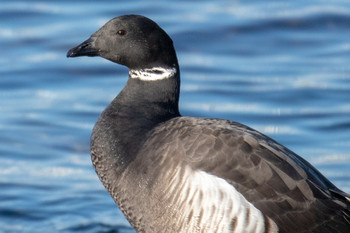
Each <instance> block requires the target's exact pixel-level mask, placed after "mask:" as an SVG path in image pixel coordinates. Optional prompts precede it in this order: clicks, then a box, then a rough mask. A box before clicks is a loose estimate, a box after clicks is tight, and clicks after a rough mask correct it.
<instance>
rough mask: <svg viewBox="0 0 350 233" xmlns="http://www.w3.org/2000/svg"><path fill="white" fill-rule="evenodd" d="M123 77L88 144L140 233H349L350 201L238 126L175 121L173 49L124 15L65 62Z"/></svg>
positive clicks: (299, 161) (146, 22) (141, 21)
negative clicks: (110, 67) (119, 69)
mask: <svg viewBox="0 0 350 233" xmlns="http://www.w3.org/2000/svg"><path fill="white" fill-rule="evenodd" d="M78 56H101V57H103V58H106V59H108V60H111V61H112V62H116V63H119V64H121V65H124V66H127V67H128V68H129V79H128V82H127V84H126V86H125V87H124V89H123V90H122V91H121V92H120V93H119V95H118V96H117V97H116V98H115V99H114V100H113V101H112V102H111V103H110V104H109V106H108V107H107V108H106V109H105V110H104V111H103V113H102V114H101V116H100V118H99V119H98V121H97V123H96V125H95V127H94V129H93V132H92V135H91V157H92V162H93V165H94V167H95V170H96V172H97V174H98V176H99V178H100V180H101V181H102V183H103V185H104V186H105V187H106V189H107V190H108V192H109V193H110V195H111V196H112V198H113V199H114V201H115V202H116V204H117V205H118V206H119V208H120V209H121V211H122V212H123V213H124V215H125V216H126V218H127V219H128V220H129V222H130V223H131V225H132V226H133V227H134V228H135V229H136V231H137V232H186V233H187V232H259V233H260V232H299V233H300V232H343V233H345V232H347V233H348V232H350V196H349V195H348V194H346V193H344V192H342V191H341V190H339V189H338V188H337V187H335V186H334V185H333V184H332V183H331V182H330V181H329V180H328V179H327V178H325V177H324V176H323V175H322V174H321V173H320V172H319V171H317V170H316V169H315V168H314V167H313V166H312V165H310V164H309V163H308V162H307V161H305V160H304V159H303V158H301V157H299V156H298V155H296V154H295V153H293V152H292V151H290V150H288V149H287V148H285V147H284V146H282V145H280V144H278V143H277V142H276V141H274V140H272V139H271V138H269V137H267V136H265V135H263V134H262V133H260V132H258V131H256V130H254V129H251V128H249V127H247V126H245V125H242V124H239V123H237V122H232V121H228V120H221V119H208V118H194V117H182V116H181V115H180V113H179V109H178V101H179V90H180V71H179V65H178V62H177V57H176V53H175V50H174V47H173V42H172V40H171V39H170V37H169V36H168V35H167V33H166V32H165V31H163V30H162V29H161V28H160V27H159V26H158V25H157V24H156V23H155V22H153V21H152V20H150V19H148V18H146V17H143V16H139V15H124V16H120V17H117V18H114V19H112V20H110V21H109V22H107V23H106V24H105V25H104V26H103V27H102V28H100V29H99V30H98V31H97V32H95V33H94V34H92V36H91V37H90V38H89V39H88V40H86V41H85V42H83V43H82V44H80V45H79V46H77V47H75V48H72V49H71V50H69V52H68V53H67V57H78Z"/></svg>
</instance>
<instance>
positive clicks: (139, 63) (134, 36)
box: [67, 15, 177, 69]
mask: <svg viewBox="0 0 350 233" xmlns="http://www.w3.org/2000/svg"><path fill="white" fill-rule="evenodd" d="M78 56H101V57H104V58H106V59H108V60H111V61H113V62H116V63H119V64H121V65H125V66H127V67H129V69H143V68H152V67H175V66H177V58H176V54H175V50H174V47H173V42H172V40H171V38H170V37H169V36H168V35H167V34H166V32H165V31H164V30H163V29H161V28H160V27H159V26H158V25H157V24H156V23H155V22H153V21H152V20H150V19H148V18H146V17H144V16H140V15H124V16H119V17H116V18H114V19H112V20H110V21H108V22H107V23H106V24H105V25H104V26H103V27H101V28H100V29H99V30H98V31H96V32H95V33H94V34H92V35H91V37H90V38H89V39H88V40H86V41H84V42H83V43H82V44H80V45H78V46H77V47H75V48H72V49H71V50H69V51H68V53H67V57H78Z"/></svg>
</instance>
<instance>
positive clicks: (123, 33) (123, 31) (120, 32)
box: [117, 29, 126, 36]
mask: <svg viewBox="0 0 350 233" xmlns="http://www.w3.org/2000/svg"><path fill="white" fill-rule="evenodd" d="M117 34H118V35H119V36H124V35H125V34H126V31H125V30H123V29H122V30H119V31H117Z"/></svg>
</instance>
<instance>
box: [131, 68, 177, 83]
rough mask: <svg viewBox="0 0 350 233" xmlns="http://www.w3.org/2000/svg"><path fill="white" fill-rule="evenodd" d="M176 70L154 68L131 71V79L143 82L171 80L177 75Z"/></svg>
mask: <svg viewBox="0 0 350 233" xmlns="http://www.w3.org/2000/svg"><path fill="white" fill-rule="evenodd" d="M176 72H177V70H176V68H175V67H174V68H163V67H153V68H149V69H140V70H130V71H129V76H130V78H135V79H140V80H142V81H157V80H163V79H167V78H170V77H172V76H174V75H175V74H176Z"/></svg>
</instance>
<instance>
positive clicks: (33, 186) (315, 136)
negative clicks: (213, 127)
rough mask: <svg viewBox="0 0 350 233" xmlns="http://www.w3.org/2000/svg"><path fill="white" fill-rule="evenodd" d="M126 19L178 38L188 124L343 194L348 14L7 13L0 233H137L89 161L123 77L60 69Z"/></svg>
mask: <svg viewBox="0 0 350 233" xmlns="http://www.w3.org/2000/svg"><path fill="white" fill-rule="evenodd" d="M128 13H135V14H142V15H145V16H148V17H150V18H152V19H153V20H155V21H156V22H158V23H159V24H160V25H161V26H162V27H163V28H164V29H165V30H166V31H167V32H168V33H169V34H170V35H171V37H172V38H173V40H174V43H175V46H176V49H177V53H178V58H179V63H180V65H181V72H182V92H181V100H180V101H181V102H180V108H181V112H182V114H183V115H190V116H208V117H218V118H226V119H231V120H235V121H238V122H241V123H244V124H246V125H249V126H251V127H253V128H255V129H258V130H259V131H262V132H264V133H265V134H267V135H269V136H271V137H272V138H274V139H276V140H277V141H279V142H280V143H282V144H284V145H286V146H287V147H288V148H290V149H292V150H293V151H295V152H296V153H298V154H300V155H302V156H303V157H304V158H306V159H307V160H308V161H310V162H311V163H312V164H313V165H315V166H316V167H317V168H318V169H319V170H320V171H321V172H322V173H323V174H325V175H326V176H327V177H328V178H329V179H330V180H331V181H332V182H334V183H335V184H336V185H337V186H338V187H340V188H341V189H343V190H344V191H346V192H350V173H349V169H350V152H349V151H350V75H349V73H350V72H349V71H350V66H349V62H350V56H349V54H350V42H349V38H350V2H349V1H345V0H335V1H331V2H330V1H322V0H318V1H312V0H310V1H307V2H306V1H301V0H295V1H289V2H286V1H283V2H282V1H224V0H221V1H220V0H219V1H194V0H193V1H170V0H168V1H130V0H129V1H107V0H104V1H62V0H61V1H35V0H32V1H15V0H8V1H5V0H1V1H0V55H1V56H0V113H1V114H0V190H1V191H0V232H133V230H132V229H131V228H130V226H129V225H128V223H127V221H126V220H125V219H124V217H123V216H122V214H121V213H120V211H119V210H118V209H117V208H116V206H115V205H114V202H113V201H112V199H111V198H110V197H109V195H108V193H107V192H106V191H105V190H104V188H103V186H102V185H101V183H100V182H99V180H98V178H97V176H96V174H95V172H94V170H93V168H92V165H91V161H90V155H89V136H90V132H91V130H92V127H93V125H94V123H95V122H96V120H97V118H98V116H99V114H100V113H101V111H102V110H103V109H104V108H105V106H106V105H107V104H108V103H109V101H111V100H112V98H113V97H114V96H115V95H117V93H118V92H119V91H120V90H121V89H122V87H123V86H124V84H125V83H126V78H127V69H126V68H124V67H121V66H118V65H116V64H113V63H111V62H108V61H105V60H103V59H101V58H86V57H83V58H76V59H67V58H66V57H65V55H66V52H67V50H68V49H70V48H71V47H73V46H75V45H77V44H79V43H80V42H82V41H83V40H85V39H87V38H88V37H89V36H90V34H92V33H93V32H94V31H96V30H97V29H98V28H99V27H100V26H102V25H103V24H104V23H105V22H106V21H107V20H109V19H110V18H112V17H115V16H118V15H122V14H128Z"/></svg>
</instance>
